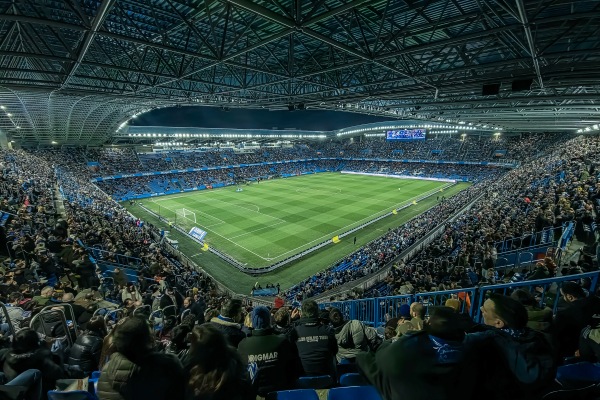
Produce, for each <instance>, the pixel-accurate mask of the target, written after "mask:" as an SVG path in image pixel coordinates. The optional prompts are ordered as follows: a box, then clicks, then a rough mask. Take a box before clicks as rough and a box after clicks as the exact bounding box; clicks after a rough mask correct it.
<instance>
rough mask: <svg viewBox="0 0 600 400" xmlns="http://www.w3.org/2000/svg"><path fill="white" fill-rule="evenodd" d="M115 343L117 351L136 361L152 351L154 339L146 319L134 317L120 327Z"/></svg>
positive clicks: (116, 333)
mask: <svg viewBox="0 0 600 400" xmlns="http://www.w3.org/2000/svg"><path fill="white" fill-rule="evenodd" d="M113 343H114V346H115V350H116V351H118V352H119V353H121V354H123V355H124V356H125V357H127V358H128V359H130V360H132V361H135V360H136V359H139V358H140V357H141V356H143V355H144V354H146V353H147V352H148V351H150V350H152V348H153V347H154V338H153V337H152V332H151V331H150V326H149V325H148V322H147V321H146V319H144V318H142V317H137V316H134V317H130V318H128V319H127V320H126V321H125V322H124V323H122V324H121V325H119V328H118V329H117V331H116V332H115V335H114V338H113Z"/></svg>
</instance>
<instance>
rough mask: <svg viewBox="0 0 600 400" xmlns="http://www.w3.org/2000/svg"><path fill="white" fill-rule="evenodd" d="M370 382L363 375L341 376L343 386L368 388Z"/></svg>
mask: <svg viewBox="0 0 600 400" xmlns="http://www.w3.org/2000/svg"><path fill="white" fill-rule="evenodd" d="M368 384H369V382H367V380H366V379H365V378H363V376H362V375H361V374H358V373H354V374H344V375H342V376H340V385H341V386H367V385H368Z"/></svg>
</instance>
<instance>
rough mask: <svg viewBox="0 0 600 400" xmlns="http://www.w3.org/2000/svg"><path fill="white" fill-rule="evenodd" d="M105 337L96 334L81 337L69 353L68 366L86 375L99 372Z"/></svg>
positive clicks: (91, 333) (90, 333)
mask: <svg viewBox="0 0 600 400" xmlns="http://www.w3.org/2000/svg"><path fill="white" fill-rule="evenodd" d="M103 339H104V338H103V337H101V336H100V335H98V334H97V333H94V332H89V333H85V334H83V335H80V336H79V337H78V338H77V340H76V341H75V343H73V347H71V351H70V352H69V359H68V364H69V365H70V366H71V368H76V369H79V370H81V371H83V373H84V374H85V375H90V374H91V373H92V372H94V371H97V370H98V366H99V365H100V353H101V352H102V341H103Z"/></svg>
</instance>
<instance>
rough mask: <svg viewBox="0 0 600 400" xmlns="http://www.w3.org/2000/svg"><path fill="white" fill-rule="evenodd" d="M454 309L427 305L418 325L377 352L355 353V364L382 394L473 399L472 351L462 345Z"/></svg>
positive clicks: (421, 399)
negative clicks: (427, 313) (425, 317)
mask: <svg viewBox="0 0 600 400" xmlns="http://www.w3.org/2000/svg"><path fill="white" fill-rule="evenodd" d="M464 337H465V333H464V331H463V329H462V323H461V321H460V319H459V317H458V315H457V314H456V313H455V312H454V310H452V309H451V308H449V307H430V318H429V320H428V321H427V322H425V323H424V326H423V330H421V331H409V332H407V333H406V334H404V335H402V336H401V337H400V338H399V339H398V340H396V341H395V342H393V343H391V344H384V345H382V346H381V347H380V348H379V350H378V351H377V353H367V352H363V353H359V354H357V356H356V360H357V364H358V367H359V370H360V371H361V372H362V374H363V375H364V376H365V377H366V379H367V380H368V381H369V383H370V384H372V385H373V386H375V388H376V389H377V391H378V392H379V393H380V394H381V396H382V398H384V399H386V400H395V399H410V400H453V399H465V400H468V399H474V398H475V397H474V394H475V386H474V384H473V381H476V380H477V379H478V377H477V373H478V371H477V370H473V369H472V367H471V366H472V364H473V362H474V360H475V357H476V354H475V353H474V352H473V351H472V350H470V349H469V348H468V347H467V346H465V345H464V342H463V341H464Z"/></svg>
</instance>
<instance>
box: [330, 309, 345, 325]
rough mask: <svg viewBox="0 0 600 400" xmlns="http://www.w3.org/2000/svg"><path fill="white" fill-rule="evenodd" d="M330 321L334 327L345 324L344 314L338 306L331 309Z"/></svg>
mask: <svg viewBox="0 0 600 400" xmlns="http://www.w3.org/2000/svg"><path fill="white" fill-rule="evenodd" d="M329 321H331V324H332V325H333V326H334V327H336V328H337V327H338V326H341V325H343V324H344V316H343V315H342V312H341V311H340V310H339V309H338V308H332V309H331V310H329Z"/></svg>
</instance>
